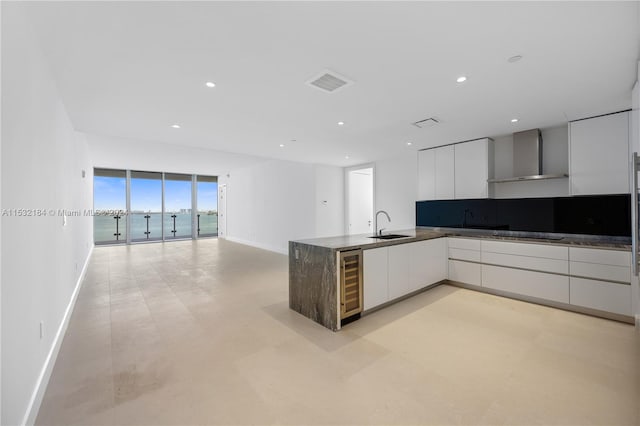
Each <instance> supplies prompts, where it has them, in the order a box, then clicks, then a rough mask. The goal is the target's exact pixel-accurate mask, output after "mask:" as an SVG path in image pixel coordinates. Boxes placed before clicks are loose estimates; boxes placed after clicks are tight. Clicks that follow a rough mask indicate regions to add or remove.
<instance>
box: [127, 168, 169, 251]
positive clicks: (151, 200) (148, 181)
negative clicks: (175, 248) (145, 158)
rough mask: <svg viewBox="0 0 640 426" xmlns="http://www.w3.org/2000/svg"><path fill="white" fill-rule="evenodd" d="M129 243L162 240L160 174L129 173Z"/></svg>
mask: <svg viewBox="0 0 640 426" xmlns="http://www.w3.org/2000/svg"><path fill="white" fill-rule="evenodd" d="M130 188H131V189H130V194H131V195H130V197H131V241H151V240H161V239H162V173H153V172H135V171H132V172H131V184H130Z"/></svg>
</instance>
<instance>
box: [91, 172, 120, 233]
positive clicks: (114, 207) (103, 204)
mask: <svg viewBox="0 0 640 426" xmlns="http://www.w3.org/2000/svg"><path fill="white" fill-rule="evenodd" d="M93 176H94V177H93V194H94V196H93V209H94V216H93V239H94V241H95V243H96V244H115V243H124V242H126V241H127V226H126V223H127V220H126V211H127V172H126V171H124V170H110V169H95V170H94V171H93Z"/></svg>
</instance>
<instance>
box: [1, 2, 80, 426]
mask: <svg viewBox="0 0 640 426" xmlns="http://www.w3.org/2000/svg"><path fill="white" fill-rule="evenodd" d="M24 7H25V6H24V5H23V4H21V3H17V2H10V3H8V2H2V67H3V68H2V124H3V126H2V154H1V160H2V166H1V173H2V177H1V182H2V191H1V195H2V207H3V208H4V209H44V210H45V211H48V210H50V209H54V210H57V209H78V210H83V209H90V208H91V188H92V185H91V174H90V173H89V174H88V175H87V177H85V178H84V179H83V178H82V177H81V171H82V170H83V169H85V170H87V171H89V170H90V161H89V154H88V150H87V146H86V142H85V140H84V137H83V136H82V135H79V134H78V133H76V132H75V131H74V129H73V128H72V126H71V123H70V121H69V118H68V117H67V114H66V111H65V109H64V106H63V105H62V102H61V101H60V99H59V97H58V94H57V91H56V86H55V83H54V81H53V79H52V77H51V75H50V74H49V72H48V65H47V63H46V61H45V59H44V56H43V55H42V52H41V51H40V49H39V46H38V44H37V42H36V39H35V37H34V35H33V32H32V28H31V27H30V23H29V21H28V19H26V18H25V15H24ZM91 223H92V222H91V217H90V216H80V217H69V218H68V220H67V224H66V226H63V219H62V217H60V216H57V215H56V214H53V215H51V214H49V213H47V215H46V216H40V217H15V216H3V217H2V230H3V232H2V240H1V247H2V273H1V276H2V278H1V279H2V313H1V315H2V360H1V362H2V368H1V370H2V419H1V422H2V424H6V425H13V424H22V423H25V422H26V423H31V422H33V421H34V417H35V415H36V414H37V410H38V407H39V404H40V401H41V398H42V395H43V392H44V390H45V388H46V384H47V381H48V377H49V374H50V371H51V368H52V367H53V363H54V362H55V356H56V355H57V349H58V348H59V344H60V342H61V333H63V332H64V330H65V327H66V320H67V319H68V313H69V310H68V308H69V307H70V306H72V304H73V301H74V300H75V299H74V296H75V295H76V294H77V293H76V291H77V289H78V288H79V286H78V283H79V282H80V277H81V272H82V270H83V266H84V265H85V262H86V261H87V260H88V256H89V254H90V245H89V243H90V241H91V229H92V225H91ZM41 321H42V323H43V324H44V336H43V338H40V331H39V328H40V322H41ZM57 337H60V338H57Z"/></svg>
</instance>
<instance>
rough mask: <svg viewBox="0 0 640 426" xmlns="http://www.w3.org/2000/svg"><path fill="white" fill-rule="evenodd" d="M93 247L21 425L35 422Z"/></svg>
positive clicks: (29, 425) (28, 425)
mask: <svg viewBox="0 0 640 426" xmlns="http://www.w3.org/2000/svg"><path fill="white" fill-rule="evenodd" d="M93 247H94V246H91V249H90V250H89V254H88V255H87V259H86V260H85V262H84V266H83V267H82V272H81V273H80V276H79V277H78V280H77V281H76V287H75V289H74V290H73V294H71V300H69V304H68V305H67V309H66V310H65V312H64V316H63V317H62V322H61V323H60V327H58V332H57V333H56V336H55V337H54V339H53V345H51V350H49V354H48V355H47V359H46V360H45V362H44V366H43V367H42V370H41V371H40V376H38V381H37V382H36V387H35V389H34V390H33V394H32V395H31V399H30V400H29V405H28V406H27V412H26V413H25V415H24V419H23V420H22V424H23V425H27V426H31V425H33V424H34V423H35V422H36V417H38V411H39V410H40V404H42V399H43V398H44V393H45V391H46V390H47V385H48V384H49V379H50V378H51V372H52V371H53V366H54V365H55V364H56V359H57V358H58V353H59V352H60V346H62V340H63V339H64V334H65V333H66V331H67V327H68V326H69V320H70V319H71V313H72V312H73V308H74V306H75V305H76V300H77V299H78V293H79V292H80V287H81V286H82V282H83V280H84V276H85V274H86V273H87V268H88V267H89V260H90V259H91V255H92V254H93Z"/></svg>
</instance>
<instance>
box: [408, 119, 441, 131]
mask: <svg viewBox="0 0 640 426" xmlns="http://www.w3.org/2000/svg"><path fill="white" fill-rule="evenodd" d="M438 123H440V121H439V120H438V119H437V118H434V117H431V118H425V119H424V120H420V121H416V122H415V123H411V124H413V125H414V126H416V127H419V128H421V129H426V128H427V127H433V126H435V125H436V124H438Z"/></svg>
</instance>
